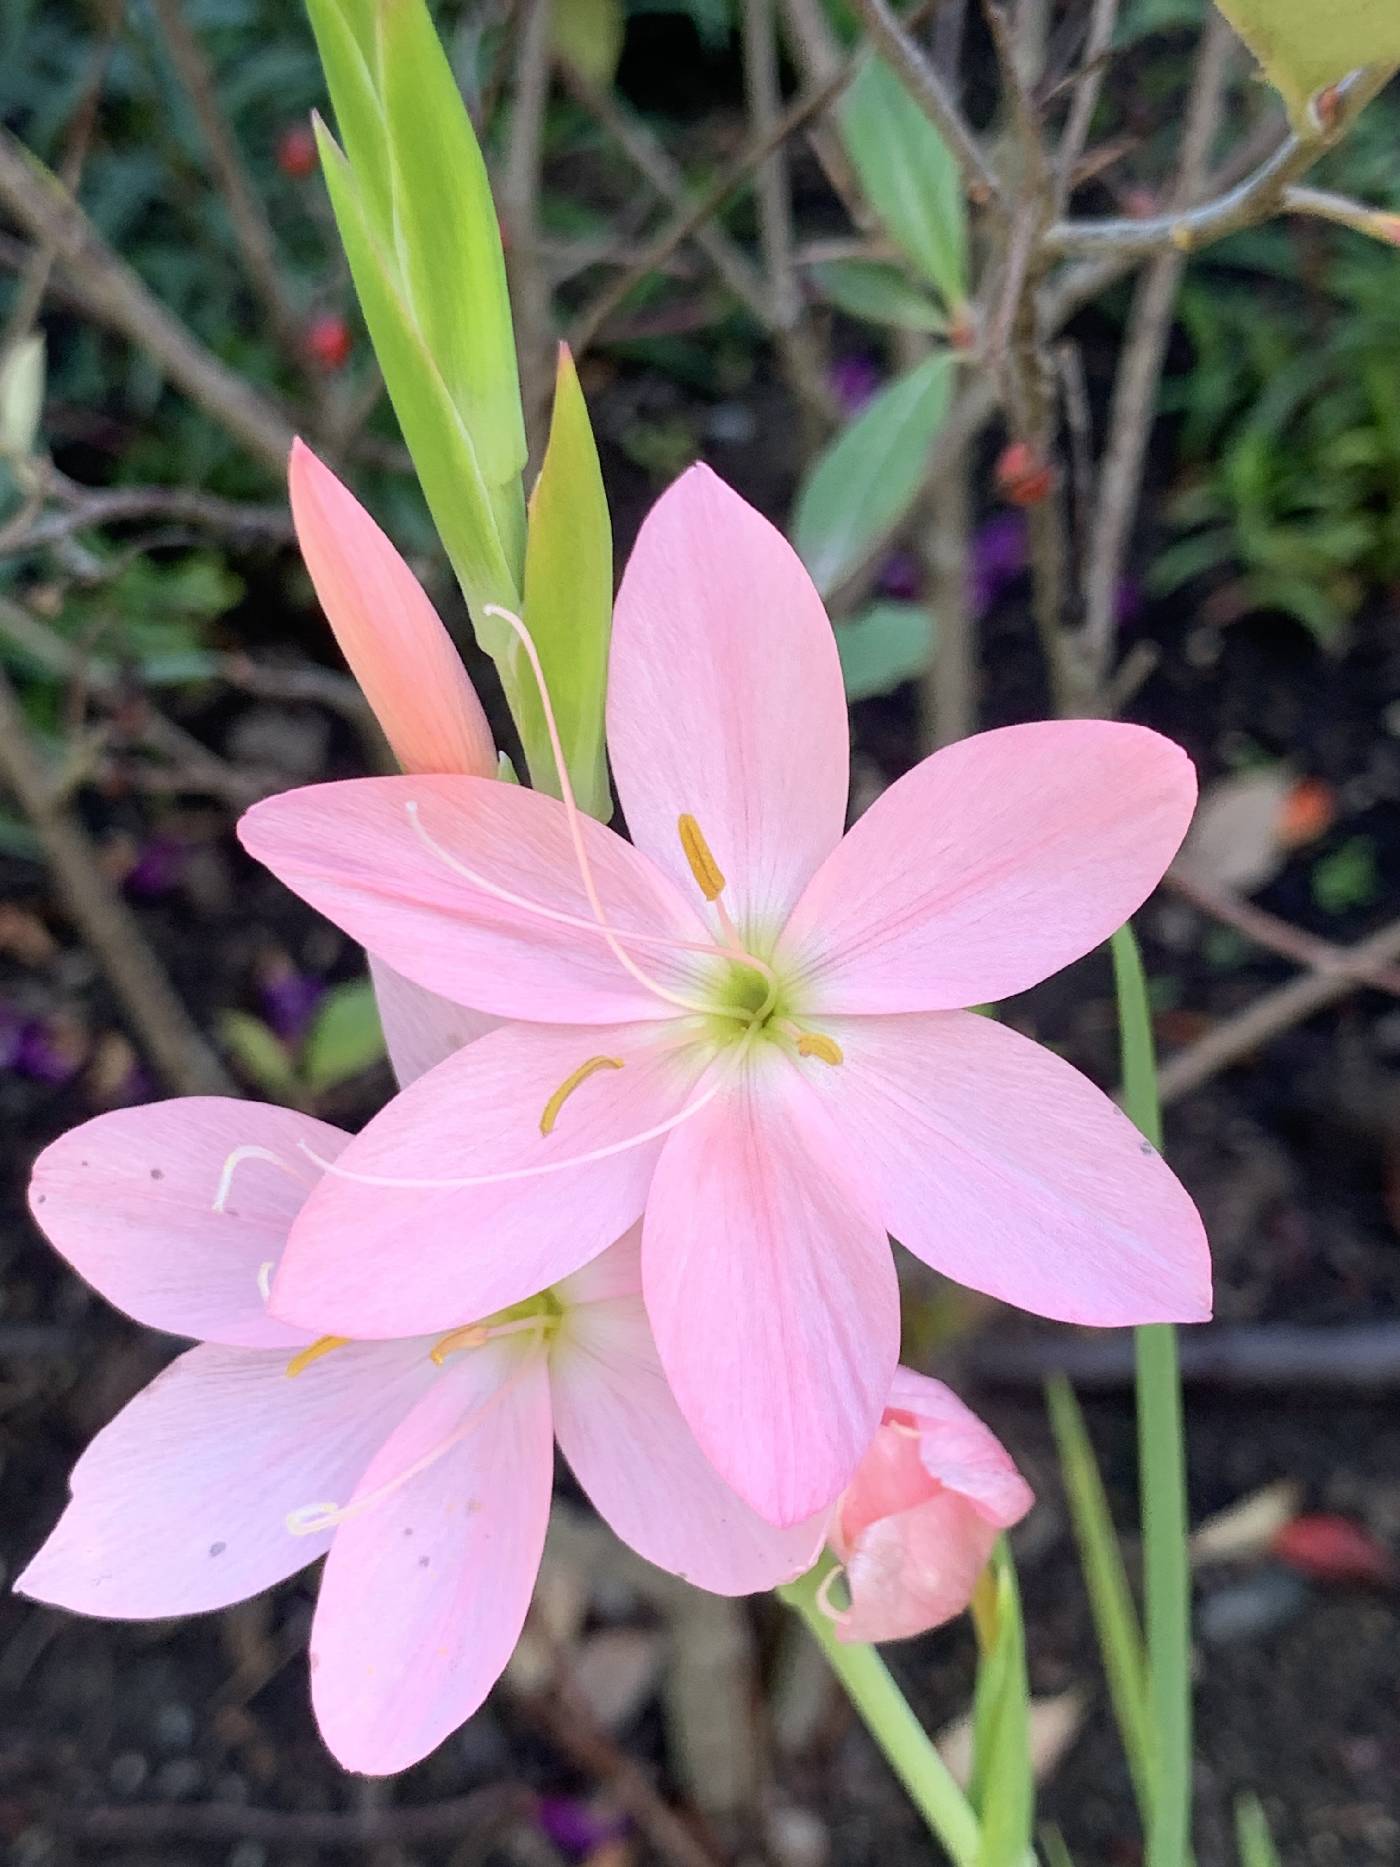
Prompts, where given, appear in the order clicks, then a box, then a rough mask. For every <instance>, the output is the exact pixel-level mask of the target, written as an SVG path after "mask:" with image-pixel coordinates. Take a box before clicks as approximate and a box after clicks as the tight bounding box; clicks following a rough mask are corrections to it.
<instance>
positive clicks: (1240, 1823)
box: [1235, 1795, 1283, 1867]
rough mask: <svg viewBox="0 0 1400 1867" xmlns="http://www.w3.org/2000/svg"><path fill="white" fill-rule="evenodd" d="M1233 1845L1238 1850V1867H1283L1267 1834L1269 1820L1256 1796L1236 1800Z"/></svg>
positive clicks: (1270, 1836)
mask: <svg viewBox="0 0 1400 1867" xmlns="http://www.w3.org/2000/svg"><path fill="white" fill-rule="evenodd" d="M1235 1844H1236V1846H1237V1847H1238V1848H1239V1853H1240V1867H1283V1863H1282V1861H1281V1860H1280V1859H1279V1853H1278V1849H1277V1848H1276V1847H1275V1846H1274V1838H1273V1836H1272V1835H1271V1834H1270V1832H1269V1818H1268V1816H1267V1815H1265V1813H1264V1805H1263V1803H1262V1802H1260V1800H1259V1798H1258V1796H1255V1795H1244V1796H1240V1797H1238V1798H1237V1799H1236V1802H1235Z"/></svg>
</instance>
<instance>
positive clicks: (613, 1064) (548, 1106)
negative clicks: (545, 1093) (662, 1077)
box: [540, 1057, 624, 1134]
mask: <svg viewBox="0 0 1400 1867" xmlns="http://www.w3.org/2000/svg"><path fill="white" fill-rule="evenodd" d="M623 1067H624V1065H623V1061H622V1058H621V1057H590V1058H589V1059H588V1061H587V1063H580V1064H579V1066H578V1068H577V1069H576V1070H575V1071H574V1073H573V1075H572V1076H568V1077H566V1078H565V1079H564V1081H563V1082H562V1083H560V1085H559V1087H558V1088H557V1089H556V1090H555V1092H554V1094H553V1095H552V1096H551V1097H550V1098H549V1100H548V1102H546V1103H545V1105H544V1113H543V1115H541V1116H540V1133H541V1134H553V1133H554V1124H555V1122H557V1121H558V1119H559V1113H560V1110H561V1109H562V1108H563V1106H564V1104H565V1103H566V1102H567V1101H568V1099H569V1097H570V1096H571V1095H572V1094H573V1093H574V1091H575V1089H577V1088H579V1087H580V1085H581V1084H583V1083H586V1082H587V1081H588V1079H589V1077H590V1076H596V1075H597V1074H598V1072H599V1070H620V1069H622V1068H623Z"/></svg>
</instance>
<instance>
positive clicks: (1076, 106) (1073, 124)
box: [1055, 0, 1120, 213]
mask: <svg viewBox="0 0 1400 1867" xmlns="http://www.w3.org/2000/svg"><path fill="white" fill-rule="evenodd" d="M1119 5H1120V0H1094V10H1093V12H1092V13H1091V14H1090V16H1089V29H1088V31H1087V33H1086V34H1085V35H1084V50H1083V53H1082V55H1081V63H1080V70H1079V75H1078V77H1077V78H1076V79H1075V80H1074V89H1073V91H1072V93H1071V95H1070V105H1069V116H1068V117H1067V119H1066V120H1065V129H1064V134H1063V136H1062V137H1061V138H1060V146H1059V148H1058V149H1057V150H1056V151H1055V211H1056V213H1063V212H1064V208H1065V203H1066V202H1067V201H1068V199H1069V196H1070V192H1071V190H1072V189H1073V187H1074V177H1075V171H1076V169H1077V168H1078V166H1079V158H1080V157H1081V156H1082V155H1083V153H1084V148H1085V145H1086V144H1087V142H1088V140H1089V131H1090V128H1091V127H1092V125H1093V121H1094V112H1095V111H1096V110H1097V109H1098V105H1099V96H1100V94H1101V93H1102V91H1103V80H1104V73H1105V71H1106V70H1107V69H1108V49H1109V47H1110V46H1111V45H1112V44H1113V32H1114V28H1115V27H1116V26H1117V24H1118V8H1119Z"/></svg>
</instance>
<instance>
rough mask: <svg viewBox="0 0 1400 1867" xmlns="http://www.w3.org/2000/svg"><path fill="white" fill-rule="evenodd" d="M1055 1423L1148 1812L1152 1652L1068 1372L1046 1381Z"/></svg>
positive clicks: (1114, 1687) (1122, 1726)
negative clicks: (1148, 1654) (1144, 1637)
mask: <svg viewBox="0 0 1400 1867" xmlns="http://www.w3.org/2000/svg"><path fill="white" fill-rule="evenodd" d="M1046 1401H1047V1403H1048V1406H1049V1410H1050V1425H1051V1428H1052V1430H1053V1432H1054V1435H1055V1447H1056V1450H1057V1451H1058V1453H1059V1455H1060V1472H1061V1475H1062V1477H1063V1479H1064V1486H1065V1497H1066V1499H1067V1501H1068V1503H1069V1514H1070V1522H1071V1523H1072V1525H1073V1527H1074V1540H1075V1543H1076V1545H1077V1547H1078V1550H1079V1566H1080V1569H1081V1570H1082V1571H1083V1574H1084V1585H1085V1587H1086V1589H1087V1590H1088V1594H1089V1607H1090V1610H1091V1611H1092V1613H1093V1617H1094V1631H1095V1633H1096V1634H1097V1635H1098V1641H1099V1653H1100V1655H1101V1656H1102V1659H1103V1668H1104V1674H1105V1676H1106V1678H1107V1680H1108V1695H1109V1700H1110V1703H1111V1704H1112V1706H1113V1716H1114V1720H1115V1722H1116V1723H1117V1726H1118V1733H1119V1736H1120V1737H1121V1738H1122V1741H1123V1750H1124V1753H1125V1755H1126V1756H1127V1759H1128V1770H1129V1774H1130V1775H1131V1777H1132V1779H1133V1791H1134V1794H1135V1795H1136V1797H1137V1803H1138V1808H1139V1810H1140V1812H1141V1813H1142V1815H1143V1817H1144V1820H1145V1819H1146V1814H1147V1806H1148V1801H1149V1799H1150V1797H1151V1794H1152V1726H1151V1722H1150V1718H1149V1714H1148V1708H1147V1658H1146V1653H1145V1650H1144V1647H1143V1640H1142V1629H1141V1627H1140V1625H1139V1623H1138V1614H1137V1608H1136V1606H1135V1604H1134V1602H1133V1593H1132V1589H1131V1588H1130V1587H1129V1586H1128V1576H1127V1571H1126V1570H1125V1568H1124V1567H1123V1552H1122V1550H1121V1548H1120V1547H1119V1543H1118V1537H1117V1535H1116V1533H1115V1531H1114V1528H1113V1518H1112V1517H1111V1515H1110V1514H1109V1509H1108V1499H1107V1497H1106V1496H1105V1495H1104V1488H1103V1480H1102V1478H1101V1477H1100V1476H1099V1467H1098V1461H1097V1460H1096V1459H1095V1457H1094V1448H1093V1445H1092V1443H1091V1442H1090V1439H1089V1433H1088V1429H1087V1428H1086V1426H1085V1424H1084V1416H1083V1414H1082V1413H1081V1412H1080V1410H1079V1402H1078V1401H1077V1400H1076V1399H1075V1397H1074V1390H1073V1389H1072V1388H1071V1387H1070V1384H1069V1382H1068V1381H1066V1380H1065V1379H1064V1378H1063V1377H1062V1376H1058V1375H1057V1376H1056V1377H1055V1378H1054V1379H1053V1380H1052V1381H1050V1383H1049V1384H1048V1386H1047V1388H1046Z"/></svg>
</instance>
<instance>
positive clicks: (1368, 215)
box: [1283, 188, 1400, 246]
mask: <svg viewBox="0 0 1400 1867" xmlns="http://www.w3.org/2000/svg"><path fill="white" fill-rule="evenodd" d="M1283 209H1284V212H1285V213H1286V214H1306V215H1309V216H1311V217H1312V218H1313V219H1314V220H1330V221H1331V222H1333V224H1334V225H1335V226H1338V227H1350V228H1351V230H1352V232H1353V233H1364V234H1366V235H1367V236H1368V237H1369V238H1370V239H1372V240H1383V241H1384V242H1385V243H1386V245H1387V246H1400V214H1395V213H1390V212H1387V210H1386V209H1384V208H1379V207H1368V206H1367V205H1366V203H1365V202H1364V201H1353V200H1351V198H1350V197H1349V196H1347V195H1344V194H1330V193H1329V192H1328V191H1327V190H1326V189H1323V188H1286V189H1285V190H1284V194H1283Z"/></svg>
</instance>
